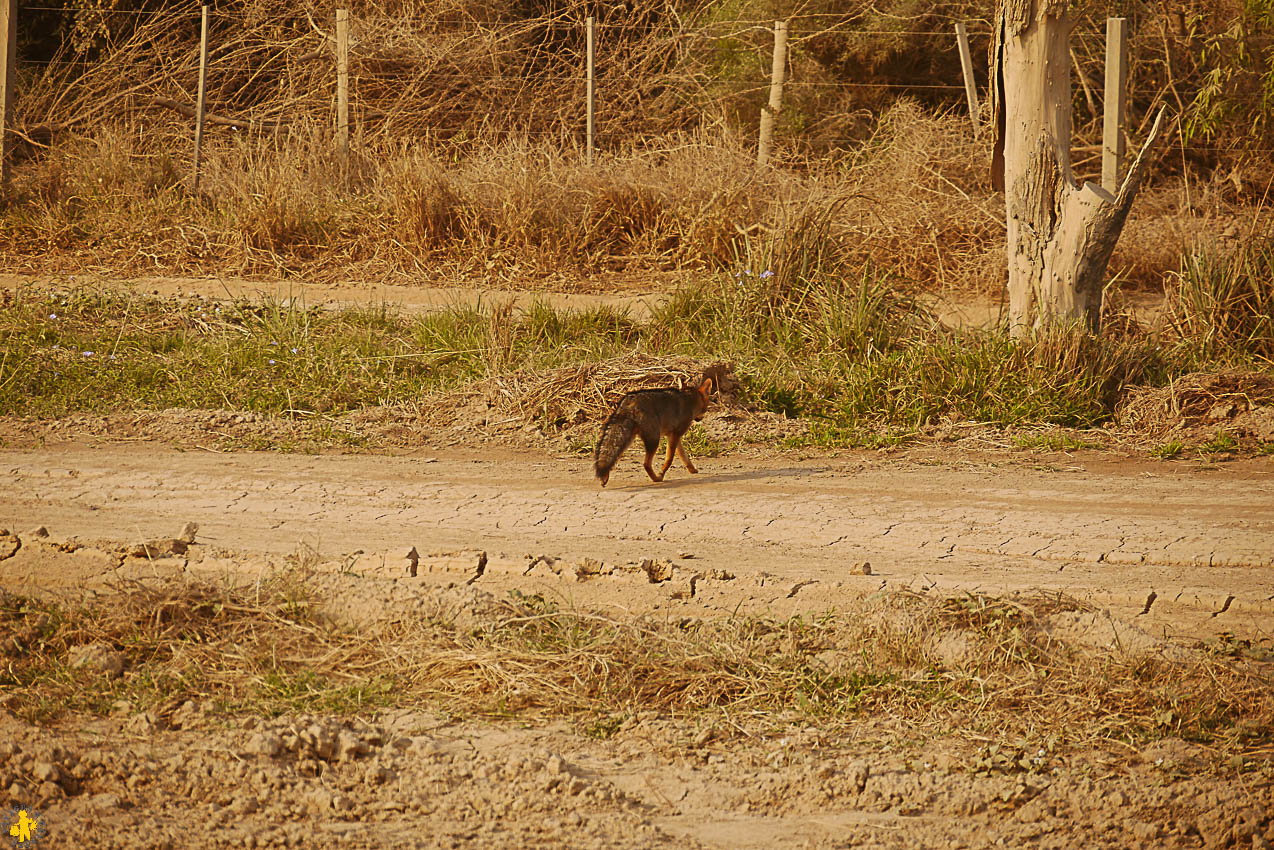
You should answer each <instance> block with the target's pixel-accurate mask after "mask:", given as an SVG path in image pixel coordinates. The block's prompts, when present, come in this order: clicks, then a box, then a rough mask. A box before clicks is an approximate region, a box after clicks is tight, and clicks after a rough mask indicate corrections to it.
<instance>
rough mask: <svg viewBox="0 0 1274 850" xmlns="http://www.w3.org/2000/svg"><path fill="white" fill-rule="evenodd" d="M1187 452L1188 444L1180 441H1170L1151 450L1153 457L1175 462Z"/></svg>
mask: <svg viewBox="0 0 1274 850" xmlns="http://www.w3.org/2000/svg"><path fill="white" fill-rule="evenodd" d="M1185 450H1186V444H1185V443H1183V442H1181V441H1180V440H1169V441H1168V442H1166V443H1161V444H1160V445H1157V446H1155V447H1154V448H1153V449H1151V450H1150V456H1151V457H1157V458H1162V459H1163V460H1173V459H1175V458H1179V457H1181V454H1182V452H1184V451H1185Z"/></svg>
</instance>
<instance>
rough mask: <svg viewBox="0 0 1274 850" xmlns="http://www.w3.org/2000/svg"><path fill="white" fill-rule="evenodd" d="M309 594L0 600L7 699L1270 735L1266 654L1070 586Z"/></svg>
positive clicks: (1087, 737)
mask: <svg viewBox="0 0 1274 850" xmlns="http://www.w3.org/2000/svg"><path fill="white" fill-rule="evenodd" d="M318 601H319V600H314V599H311V598H309V596H308V595H307V594H306V592H305V590H304V587H303V586H302V585H300V584H298V583H297V581H296V579H295V577H290V578H289V577H286V576H284V577H281V578H277V579H275V580H272V581H270V582H266V583H264V584H261V585H258V586H255V587H252V588H247V589H243V590H228V589H225V588H219V587H211V586H206V585H194V584H181V585H172V586H163V587H140V586H138V587H131V588H129V589H128V592H126V593H123V594H121V595H119V596H118V597H114V598H111V599H109V600H106V601H104V602H103V603H101V604H97V605H94V606H92V607H83V608H71V607H58V606H54V605H51V604H48V603H42V602H37V601H34V600H30V599H21V598H16V597H4V598H3V601H2V603H0V631H2V634H0V637H2V641H0V643H2V645H3V646H4V651H5V652H6V654H7V655H8V656H9V657H8V660H7V664H6V670H5V672H4V674H3V677H4V681H5V685H6V686H7V688H8V689H9V691H10V694H11V696H10V697H9V707H10V708H11V709H13V710H16V711H18V712H19V713H21V714H23V715H24V716H27V717H30V718H33V719H40V718H47V717H50V716H54V715H56V714H57V713H60V712H62V711H66V710H90V711H93V710H96V711H104V710H107V709H108V708H109V706H110V705H111V704H112V703H113V702H114V701H115V700H117V699H120V698H129V699H131V700H132V701H133V703H134V705H135V706H137V707H138V708H140V709H146V708H150V709H158V710H159V711H160V712H161V713H162V712H163V711H168V710H172V709H173V708H175V707H176V706H178V705H180V704H181V703H182V702H183V701H184V700H185V699H190V698H207V697H211V698H213V699H215V700H217V701H218V702H219V703H220V704H221V706H222V707H223V709H224V710H226V711H230V712H239V711H264V712H267V713H269V712H277V711H316V710H318V711H336V712H349V713H354V712H365V711H367V710H369V709H374V708H377V707H383V706H390V705H392V706H428V707H434V708H437V709H441V710H445V711H451V712H455V713H460V714H465V715H473V714H478V715H487V716H509V715H512V716H518V717H543V716H568V717H587V716H597V715H604V716H615V715H618V716H631V715H634V714H636V713H639V712H658V713H660V714H665V715H671V716H681V715H687V714H694V713H696V712H702V711H713V712H714V713H718V714H721V713H723V714H724V716H725V717H728V718H730V719H731V720H732V721H733V722H735V723H736V724H738V725H740V728H746V727H748V726H751V725H755V724H758V723H759V724H762V725H770V724H772V723H774V722H775V721H776V719H777V718H778V717H780V716H781V717H783V718H785V719H786V721H787V722H800V723H802V724H810V723H814V724H820V725H835V724H837V723H840V722H845V721H849V720H852V719H854V718H856V717H861V716H864V715H866V716H873V715H878V714H882V713H884V714H888V715H889V716H891V717H894V718H896V719H898V720H900V721H902V722H903V723H904V724H905V725H909V726H912V727H913V728H915V729H917V730H920V729H930V730H933V729H937V728H942V729H944V730H948V731H949V730H955V731H957V732H961V733H965V734H968V735H970V736H974V737H977V736H983V735H985V734H987V733H992V734H994V735H996V736H1005V737H1017V738H1019V739H1027V740H1033V739H1035V738H1038V737H1040V735H1041V730H1047V732H1048V733H1049V734H1050V735H1052V736H1054V740H1056V741H1058V742H1059V743H1061V744H1063V745H1064V744H1073V745H1088V744H1092V743H1094V742H1097V741H1103V740H1119V741H1124V742H1128V743H1134V744H1135V743H1137V742H1140V741H1144V740H1147V739H1153V738H1157V737H1160V736H1164V735H1176V736H1182V737H1186V738H1190V739H1195V740H1201V741H1207V742H1210V743H1213V744H1215V745H1217V746H1218V748H1220V749H1222V750H1225V751H1232V752H1239V753H1242V752H1244V751H1246V750H1249V749H1256V748H1260V747H1262V746H1267V745H1268V744H1269V730H1270V729H1274V688H1272V687H1271V684H1274V683H1272V682H1271V680H1270V677H1269V671H1268V669H1265V668H1263V667H1262V666H1261V665H1260V664H1259V663H1257V662H1256V661H1254V660H1252V659H1250V658H1248V657H1246V656H1243V655H1241V654H1240V655H1237V656H1236V655H1235V654H1234V653H1233V652H1224V653H1217V652H1212V651H1189V652H1187V651H1185V650H1179V651H1177V652H1175V653H1173V654H1171V655H1168V654H1163V653H1157V652H1147V653H1139V654H1138V653H1127V654H1122V653H1099V652H1095V651H1092V650H1088V649H1084V648H1082V647H1080V646H1078V645H1075V644H1071V643H1067V642H1065V641H1062V640H1059V639H1056V638H1054V637H1051V636H1050V628H1049V622H1050V620H1049V618H1050V617H1051V616H1052V615H1053V614H1055V613H1057V612H1059V611H1063V612H1064V611H1075V610H1082V606H1080V605H1078V604H1077V603H1075V602H1073V601H1071V600H1067V599H1057V598H1032V599H1018V600H1005V599H995V598H991V597H984V596H965V597H958V598H929V597H922V596H916V595H913V594H896V595H893V596H889V597H886V598H885V599H884V600H882V601H879V602H876V603H870V604H864V607H862V608H861V610H859V609H855V610H854V611H852V612H851V613H847V614H843V615H840V616H833V615H827V616H824V617H819V618H815V619H812V620H810V619H803V618H800V617H797V618H793V619H789V620H785V621H773V620H764V619H751V618H721V619H710V620H701V621H692V620H687V621H679V622H678V621H667V620H661V619H655V618H651V617H638V618H634V619H626V620H618V619H615V618H612V617H607V616H602V615H599V614H595V613H592V612H588V611H578V610H560V609H557V608H555V607H554V606H552V605H550V604H548V603H546V602H544V601H543V600H542V599H540V598H539V597H525V596H521V595H519V594H517V593H514V594H513V595H512V596H510V597H509V598H507V599H505V600H502V601H501V600H492V599H491V598H490V597H487V596H485V595H480V594H475V595H474V599H473V600H472V602H471V604H469V606H468V608H469V612H470V613H469V616H468V618H467V620H466V621H465V622H463V623H457V622H456V621H455V619H454V614H455V611H456V609H455V608H454V605H453V604H450V605H449V604H447V603H444V602H443V601H442V599H441V597H439V598H438V599H437V600H435V601H433V602H429V601H426V602H425V603H424V607H423V608H421V609H413V611H412V612H411V613H410V614H407V613H405V612H404V613H403V614H401V615H400V616H399V617H398V619H394V620H387V621H382V622H379V623H376V624H372V625H370V626H369V625H363V626H360V627H359V628H358V629H357V630H351V629H348V628H344V627H341V626H338V625H336V624H334V623H332V622H330V621H328V620H326V619H324V618H323V617H321V616H320V615H318V614H317V613H316V610H317V609H316V606H315V603H317V602H318ZM453 602H454V600H453ZM951 637H954V638H956V639H957V640H958V641H959V642H960V643H961V645H962V646H963V647H964V649H963V651H962V652H961V653H960V656H959V657H958V658H955V659H953V658H951V657H950V653H949V652H948V653H947V654H946V655H944V654H943V652H942V651H941V650H940V649H939V648H938V644H939V641H941V640H942V639H944V638H951ZM92 642H102V643H106V644H109V645H110V646H112V647H114V648H115V649H116V650H118V651H120V652H121V653H122V654H123V656H124V657H125V659H126V662H127V669H128V671H129V672H128V673H127V674H126V676H125V677H124V678H123V679H117V680H113V681H112V680H108V679H106V678H104V677H102V676H101V675H100V674H96V673H91V672H89V671H87V670H73V669H70V668H69V667H68V666H67V663H66V659H67V654H68V652H69V650H70V649H71V648H73V647H75V646H78V645H82V644H87V643H92ZM1231 649H1232V648H1231Z"/></svg>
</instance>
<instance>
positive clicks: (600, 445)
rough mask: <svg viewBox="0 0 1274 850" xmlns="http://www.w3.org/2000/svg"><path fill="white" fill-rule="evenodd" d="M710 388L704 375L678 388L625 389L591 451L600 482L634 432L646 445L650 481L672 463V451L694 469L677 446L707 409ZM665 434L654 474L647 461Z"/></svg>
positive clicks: (657, 479) (660, 479) (604, 481)
mask: <svg viewBox="0 0 1274 850" xmlns="http://www.w3.org/2000/svg"><path fill="white" fill-rule="evenodd" d="M711 390H712V379H711V378H705V379H704V381H703V383H702V384H700V385H699V386H697V387H691V388H689V389H684V390H679V389H677V388H676V387H669V388H668V389H663V390H637V391H635V392H631V393H627V394H626V395H625V396H624V397H623V398H621V399H620V400H619V404H617V405H615V412H614V413H612V414H611V415H610V418H609V419H607V420H606V424H605V425H603V426H602V436H601V438H600V439H599V440H598V441H597V451H596V453H595V454H594V455H593V471H594V472H596V473H597V477H598V478H599V479H600V480H601V482H602V486H603V487H605V486H606V482H607V481H609V480H610V471H611V469H613V468H614V466H615V462H616V461H617V460H619V456H620V455H622V454H623V453H624V449H626V448H628V444H629V443H631V442H632V441H633V437H634V436H635V435H637V434H640V435H641V441H642V443H644V444H645V446H646V463H645V466H646V474H647V475H649V476H650V480H651V481H663V480H664V474H665V473H667V472H668V467H670V466H672V456H673V453H674V452H675V453H676V454H678V455H680V456H681V460H682V462H683V463H684V464H685V465H686V469H688V470H690V471H691V472H692V473H693V472H698V471H699V470H697V469H695V466H694V464H693V463H691V462H690V458H689V457H687V456H686V450H685V449H684V448H682V446H681V438H682V437H683V436H684V435H685V433H686V431H688V430H689V429H690V425H691V423H693V422H697V421H699V420H700V419H702V418H703V414H704V411H706V410H707V409H708V393H709V392H710V391H711ZM665 434H667V435H668V459H667V460H666V461H664V468H663V469H661V470H659V474H658V475H656V474H655V470H654V469H653V468H652V467H651V465H650V462H651V461H652V460H653V459H654V457H655V451H656V450H657V449H658V448H659V439H660V437H662V436H663V435H665Z"/></svg>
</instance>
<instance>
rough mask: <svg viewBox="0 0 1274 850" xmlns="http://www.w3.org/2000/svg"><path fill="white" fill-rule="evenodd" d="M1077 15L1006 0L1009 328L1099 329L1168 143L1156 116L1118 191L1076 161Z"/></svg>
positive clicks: (1000, 98)
mask: <svg viewBox="0 0 1274 850" xmlns="http://www.w3.org/2000/svg"><path fill="white" fill-rule="evenodd" d="M1070 31H1071V19H1070V14H1069V11H1068V8H1067V4H1066V2H1064V0H1002V2H1001V3H1000V4H999V6H998V8H997V9H996V20H995V41H994V44H993V45H992V49H991V50H992V52H991V71H992V73H991V79H992V80H993V84H992V89H991V105H992V111H993V113H994V120H993V121H992V127H994V128H995V133H996V137H995V153H994V158H993V160H992V184H993V185H994V186H995V187H996V188H997V189H998V188H1003V189H1004V192H1005V198H1004V201H1005V211H1006V213H1007V224H1008V234H1007V236H1008V239H1007V255H1008V291H1009V329H1010V332H1011V333H1012V334H1013V335H1014V336H1024V335H1026V334H1028V333H1030V332H1031V331H1032V330H1036V329H1039V328H1042V327H1045V326H1049V325H1062V324H1070V323H1075V322H1082V323H1084V324H1085V325H1087V326H1088V327H1089V328H1090V329H1092V330H1097V329H1098V323H1099V320H1100V316H1101V298H1102V280H1103V278H1104V276H1105V273H1106V266H1107V264H1108V263H1109V262H1110V255H1111V254H1112V253H1113V252H1114V250H1115V243H1116V242H1117V241H1118V240H1119V233H1120V231H1121V230H1123V226H1124V220H1125V219H1126V218H1127V216H1128V210H1129V209H1130V208H1131V207H1132V202H1133V201H1134V200H1135V199H1136V197H1137V192H1138V190H1139V189H1140V188H1141V184H1142V182H1143V180H1144V179H1145V173H1146V170H1147V169H1148V167H1149V164H1150V154H1151V153H1152V151H1153V149H1154V146H1155V143H1156V142H1157V141H1158V139H1159V131H1160V127H1161V123H1162V120H1163V111H1162V110H1160V112H1159V115H1158V116H1157V117H1156V119H1155V123H1154V127H1153V128H1152V129H1151V131H1150V135H1149V136H1148V137H1147V139H1146V141H1145V143H1144V144H1143V145H1142V148H1141V150H1140V151H1139V152H1138V154H1137V156H1136V158H1135V159H1134V160H1133V163H1132V165H1131V166H1130V167H1129V169H1128V173H1127V175H1126V176H1125V178H1124V181H1123V184H1122V185H1121V186H1120V189H1119V193H1118V194H1117V195H1111V194H1110V193H1109V192H1107V191H1106V190H1104V189H1102V188H1101V186H1099V185H1097V184H1095V183H1091V182H1086V183H1085V184H1084V185H1083V186H1080V185H1078V184H1077V183H1076V182H1075V177H1074V174H1073V173H1072V171H1071V163H1070V139H1071V89H1070Z"/></svg>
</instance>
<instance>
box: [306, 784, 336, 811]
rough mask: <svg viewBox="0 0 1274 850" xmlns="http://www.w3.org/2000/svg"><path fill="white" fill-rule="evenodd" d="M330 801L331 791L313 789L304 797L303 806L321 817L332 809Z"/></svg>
mask: <svg viewBox="0 0 1274 850" xmlns="http://www.w3.org/2000/svg"><path fill="white" fill-rule="evenodd" d="M332 799H333V798H332V792H331V791H328V790H327V789H326V788H315V789H314V790H313V791H311V792H310V793H309V794H307V795H306V796H305V804H306V806H308V807H309V809H310V811H311V812H313V813H314V814H317V815H322V814H323V813H324V812H327V811H329V810H330V809H331V808H332Z"/></svg>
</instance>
